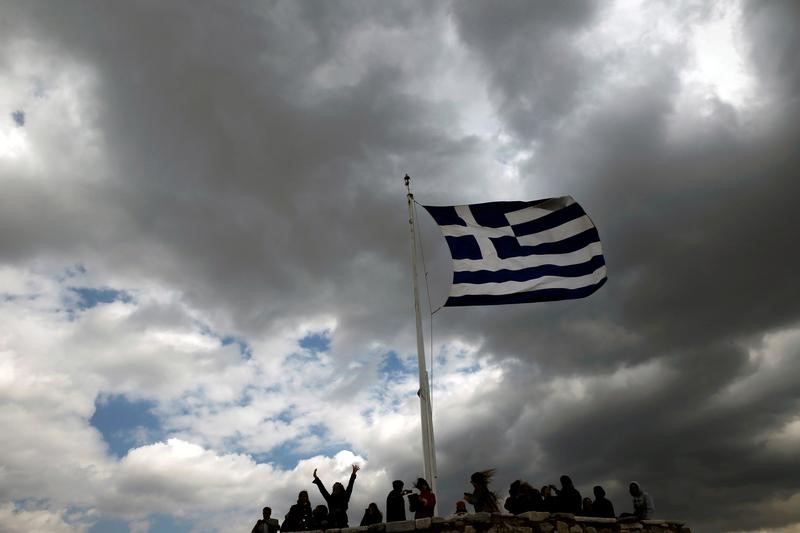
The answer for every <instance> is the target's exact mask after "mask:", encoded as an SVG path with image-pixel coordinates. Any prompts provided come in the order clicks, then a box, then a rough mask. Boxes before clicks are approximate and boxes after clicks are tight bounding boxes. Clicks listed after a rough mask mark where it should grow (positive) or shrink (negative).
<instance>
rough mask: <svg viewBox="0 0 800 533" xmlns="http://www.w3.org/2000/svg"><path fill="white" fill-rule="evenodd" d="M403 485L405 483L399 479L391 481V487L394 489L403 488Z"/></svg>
mask: <svg viewBox="0 0 800 533" xmlns="http://www.w3.org/2000/svg"><path fill="white" fill-rule="evenodd" d="M404 485H405V483H403V481H402V480H400V479H395V480H394V481H392V488H393V489H394V490H403V486H404Z"/></svg>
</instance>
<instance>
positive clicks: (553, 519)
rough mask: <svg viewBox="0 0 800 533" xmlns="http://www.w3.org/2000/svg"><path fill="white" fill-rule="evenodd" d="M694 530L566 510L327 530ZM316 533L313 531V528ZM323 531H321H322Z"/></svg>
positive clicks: (469, 532)
mask: <svg viewBox="0 0 800 533" xmlns="http://www.w3.org/2000/svg"><path fill="white" fill-rule="evenodd" d="M412 531H414V532H415V531H419V532H426V533H691V531H692V530H691V529H689V528H688V527H687V526H686V525H685V524H684V523H683V522H675V521H672V520H635V519H620V520H617V519H615V518H594V517H589V516H575V515H571V514H567V513H554V514H550V513H537V512H530V513H523V514H520V515H511V514H503V513H493V514H492V513H474V514H465V515H451V516H447V517H438V516H437V517H434V518H422V519H420V520H406V521H404V522H390V523H388V524H375V525H373V526H369V527H352V528H345V529H334V530H331V529H329V530H327V532H328V533H365V532H366V533H409V532H412ZM312 533H313V532H312ZM320 533H321V532H320Z"/></svg>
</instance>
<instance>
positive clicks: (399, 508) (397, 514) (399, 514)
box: [386, 479, 411, 522]
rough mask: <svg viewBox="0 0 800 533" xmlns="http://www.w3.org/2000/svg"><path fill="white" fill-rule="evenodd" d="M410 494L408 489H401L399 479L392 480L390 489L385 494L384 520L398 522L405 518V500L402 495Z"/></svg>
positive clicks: (401, 484) (401, 483) (401, 485)
mask: <svg viewBox="0 0 800 533" xmlns="http://www.w3.org/2000/svg"><path fill="white" fill-rule="evenodd" d="M406 494H411V491H410V490H403V482H402V481H400V480H399V479H396V480H394V481H392V490H391V491H390V492H389V495H388V496H386V521H387V522H400V521H401V520H405V519H406V500H405V498H404V497H403V496H405V495H406Z"/></svg>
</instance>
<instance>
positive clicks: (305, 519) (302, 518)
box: [281, 490, 311, 532]
mask: <svg viewBox="0 0 800 533" xmlns="http://www.w3.org/2000/svg"><path fill="white" fill-rule="evenodd" d="M309 529H311V502H310V501H309V500H308V492H306V491H304V490H301V491H300V492H299V493H298V494H297V503H295V504H294V505H292V506H291V507H290V508H289V512H288V513H286V517H285V518H284V520H283V524H281V531H284V532H288V531H308V530H309Z"/></svg>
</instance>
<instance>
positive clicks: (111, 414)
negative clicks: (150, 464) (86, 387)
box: [89, 394, 165, 457]
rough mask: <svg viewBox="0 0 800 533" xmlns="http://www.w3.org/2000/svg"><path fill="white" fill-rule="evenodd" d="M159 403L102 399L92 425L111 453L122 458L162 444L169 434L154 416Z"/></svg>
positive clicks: (126, 399)
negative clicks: (136, 449) (159, 442)
mask: <svg viewBox="0 0 800 533" xmlns="http://www.w3.org/2000/svg"><path fill="white" fill-rule="evenodd" d="M155 407H156V404H155V402H151V401H148V400H130V399H128V398H127V397H126V396H124V395H119V394H114V395H100V396H98V397H97V399H96V400H95V411H94V415H92V418H90V419H89V424H90V425H92V426H93V427H95V428H97V430H98V431H100V433H101V434H102V435H103V439H105V441H106V443H107V444H108V447H109V450H110V451H111V453H113V454H114V455H115V456H117V457H122V456H124V455H125V454H126V453H128V451H129V450H130V449H131V448H135V447H138V446H141V445H142V444H146V443H149V442H155V441H158V440H162V439H163V438H164V436H165V432H164V430H163V428H162V427H161V422H160V421H159V419H158V417H157V416H156V415H155V414H153V409H154V408H155Z"/></svg>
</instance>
